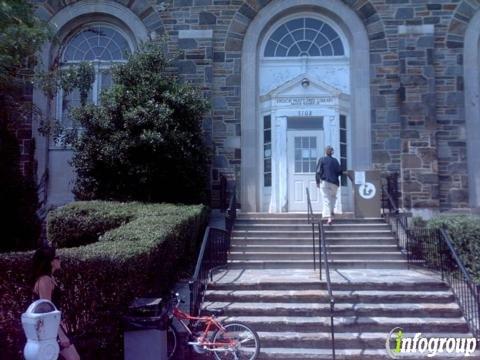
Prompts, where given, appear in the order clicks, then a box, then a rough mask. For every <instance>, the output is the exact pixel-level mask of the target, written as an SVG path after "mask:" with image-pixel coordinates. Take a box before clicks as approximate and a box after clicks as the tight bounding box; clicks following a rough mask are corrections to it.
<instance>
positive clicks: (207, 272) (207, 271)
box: [189, 186, 237, 316]
mask: <svg viewBox="0 0 480 360" xmlns="http://www.w3.org/2000/svg"><path fill="white" fill-rule="evenodd" d="M236 208H237V202H236V195H235V186H233V190H232V194H231V200H230V203H229V208H228V209H227V213H226V215H225V230H223V229H217V228H213V227H209V226H208V227H207V228H206V229H205V233H204V235H203V240H202V246H201V248H200V252H199V254H198V259H197V265H196V267H195V272H194V274H193V277H192V279H191V280H190V282H189V287H190V314H192V315H195V316H196V315H198V314H199V313H200V307H201V304H202V302H203V299H204V296H205V291H206V289H207V284H208V281H211V280H212V271H213V270H214V269H217V268H219V267H222V266H225V265H226V264H227V260H228V253H229V251H230V238H231V232H232V228H233V224H234V222H235V219H236V214H237V212H236V211H237V209H236Z"/></svg>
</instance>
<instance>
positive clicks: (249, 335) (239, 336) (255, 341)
mask: <svg viewBox="0 0 480 360" xmlns="http://www.w3.org/2000/svg"><path fill="white" fill-rule="evenodd" d="M222 325H223V327H224V328H225V330H218V331H217V332H216V333H215V334H214V335H213V342H214V343H215V344H221V343H224V344H225V345H224V346H221V345H218V346H215V347H214V351H213V353H214V354H215V358H216V359H217V360H230V359H232V360H255V359H256V358H257V356H258V353H259V352H260V339H259V337H258V334H257V333H256V332H255V330H252V329H251V328H250V327H249V326H247V325H245V324H242V323H238V322H235V323H233V322H232V323H227V324H222Z"/></svg>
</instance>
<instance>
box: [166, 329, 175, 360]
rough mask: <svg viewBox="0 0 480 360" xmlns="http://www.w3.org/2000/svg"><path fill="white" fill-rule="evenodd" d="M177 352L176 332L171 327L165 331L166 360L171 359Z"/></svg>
mask: <svg viewBox="0 0 480 360" xmlns="http://www.w3.org/2000/svg"><path fill="white" fill-rule="evenodd" d="M176 350H177V332H176V331H175V329H174V328H173V326H172V325H170V326H169V327H168V330H167V359H173V356H174V355H175V351H176Z"/></svg>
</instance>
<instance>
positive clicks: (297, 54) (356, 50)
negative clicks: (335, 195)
mask: <svg viewBox="0 0 480 360" xmlns="http://www.w3.org/2000/svg"><path fill="white" fill-rule="evenodd" d="M368 64H369V54H368V38H367V35H366V30H365V28H364V26H363V24H362V23H361V21H360V19H359V18H358V17H357V15H356V14H355V13H354V12H353V11H352V10H351V9H350V8H348V7H347V6H345V5H344V4H341V3H333V4H330V3H328V4H325V5H323V4H322V6H318V5H317V4H315V1H306V2H303V3H302V5H297V3H296V2H295V1H293V0H292V1H290V0H285V1H281V2H275V3H272V4H269V5H267V6H266V7H265V8H263V9H262V10H261V11H260V12H259V14H258V15H257V17H256V18H255V19H254V20H253V21H252V23H251V24H250V26H249V28H248V30H247V33H246V37H245V40H244V44H243V53H242V124H241V125H242V142H241V145H242V165H241V185H242V186H241V204H242V210H244V211H263V212H297V211H306V203H305V191H304V189H305V187H309V188H310V190H311V193H312V195H313V200H314V206H317V209H319V208H320V202H321V199H320V194H319V193H318V191H317V189H316V187H315V177H314V169H315V167H314V164H315V163H316V160H317V159H318V157H320V156H321V155H322V152H323V147H324V146H325V145H333V146H334V148H335V149H336V150H337V151H336V157H337V158H338V160H341V161H342V162H344V165H345V167H347V168H355V169H360V168H363V169H365V168H369V167H370V165H371V134H370V90H369V65H368ZM343 185H344V187H342V190H341V192H340V196H339V202H338V204H337V211H340V212H341V211H342V210H345V209H347V210H348V208H349V207H350V206H351V204H350V202H351V195H349V191H348V186H349V185H348V183H347V182H346V181H345V182H344V184H343Z"/></svg>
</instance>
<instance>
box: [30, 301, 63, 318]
mask: <svg viewBox="0 0 480 360" xmlns="http://www.w3.org/2000/svg"><path fill="white" fill-rule="evenodd" d="M54 311H58V310H57V308H56V307H55V305H54V304H53V303H52V302H51V301H50V300H46V299H39V300H36V301H34V302H33V303H31V304H30V306H29V307H28V309H27V311H26V312H25V313H27V314H46V313H50V312H54Z"/></svg>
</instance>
